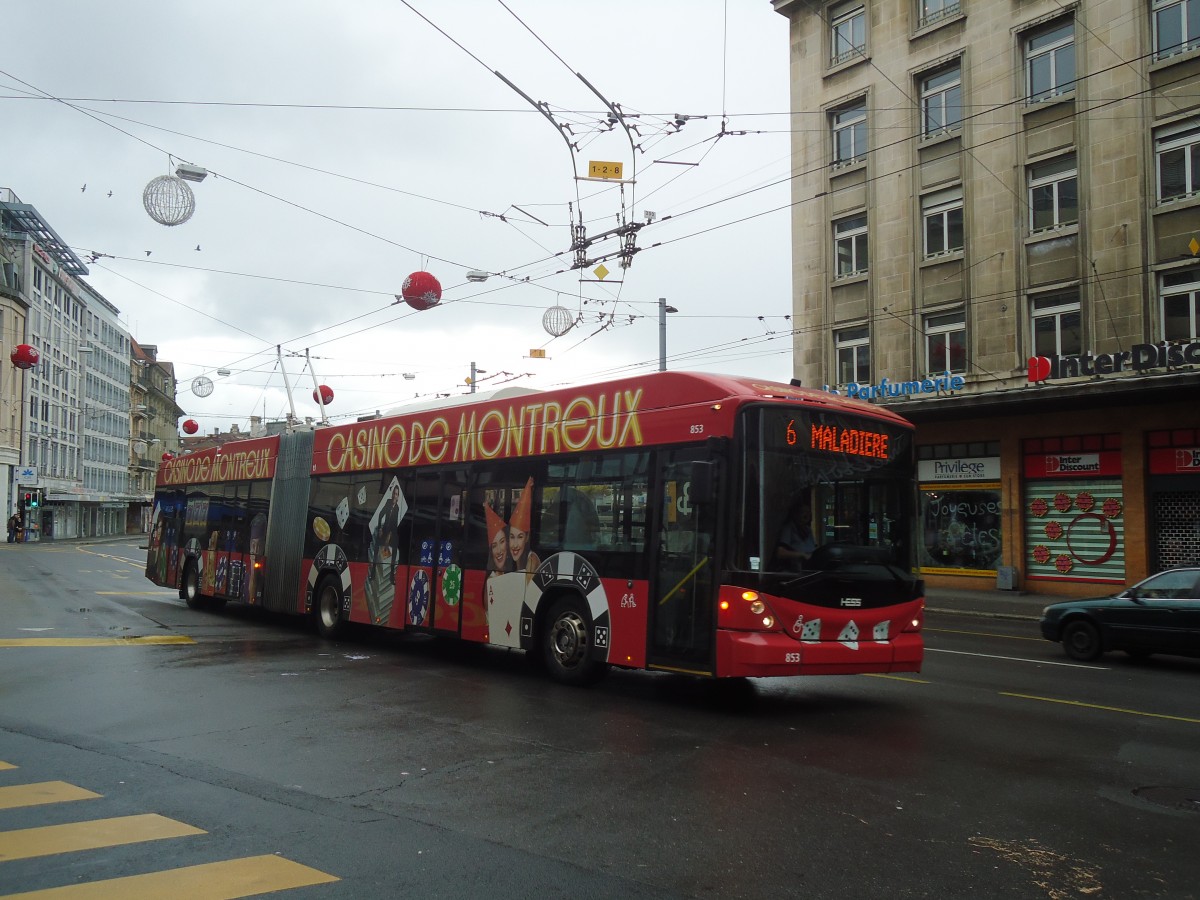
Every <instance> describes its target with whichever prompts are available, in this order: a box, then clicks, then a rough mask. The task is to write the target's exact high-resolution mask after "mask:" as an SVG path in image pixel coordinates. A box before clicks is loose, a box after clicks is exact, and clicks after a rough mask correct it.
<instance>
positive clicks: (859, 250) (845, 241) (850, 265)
mask: <svg viewBox="0 0 1200 900" xmlns="http://www.w3.org/2000/svg"><path fill="white" fill-rule="evenodd" d="M833 247H834V254H835V255H836V257H837V277H838V278H846V277H849V276H850V275H862V274H865V273H866V271H867V217H866V215H861V216H853V217H852V218H849V219H839V220H838V221H836V222H834V223H833Z"/></svg>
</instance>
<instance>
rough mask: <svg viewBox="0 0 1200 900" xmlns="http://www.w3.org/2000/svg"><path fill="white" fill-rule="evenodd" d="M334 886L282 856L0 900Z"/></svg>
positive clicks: (329, 878)
mask: <svg viewBox="0 0 1200 900" xmlns="http://www.w3.org/2000/svg"><path fill="white" fill-rule="evenodd" d="M338 880H339V879H338V878H337V877H336V876H334V875H329V874H328V873H326V872H321V871H318V870H317V869H312V868H309V867H308V866H304V865H301V864H300V863H297V862H292V861H291V860H290V859H284V858H283V857H282V856H269V855H268V856H249V857H246V858H244V859H230V860H226V861H225V862H216V863H206V864H205V865H200V866H187V867H186V868H182V869H167V870H165V871H162V872H150V873H148V874H146V875H130V876H128V877H125V878H109V879H105V880H104V881H92V882H87V883H85V884H70V885H66V886H64V887H57V888H48V889H46V890H42V891H29V892H27V893H23V894H5V895H3V900H112V898H113V897H120V898H121V900H161V898H163V897H187V898H189V900H237V898H240V897H254V896H257V895H259V894H269V893H271V892H272V891H285V890H289V889H290V888H298V887H307V886H309V885H313V884H329V883H330V882H333V881H338Z"/></svg>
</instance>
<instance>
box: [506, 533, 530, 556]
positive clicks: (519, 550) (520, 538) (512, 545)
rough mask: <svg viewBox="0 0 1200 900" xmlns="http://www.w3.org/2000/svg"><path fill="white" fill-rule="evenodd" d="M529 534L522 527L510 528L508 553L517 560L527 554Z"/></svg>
mask: <svg viewBox="0 0 1200 900" xmlns="http://www.w3.org/2000/svg"><path fill="white" fill-rule="evenodd" d="M528 538H529V535H528V534H526V533H525V532H524V531H522V530H521V529H520V528H510V529H508V553H509V556H511V557H512V558H513V559H515V560H520V559H521V557H522V556H524V555H525V544H526V542H527V541H528Z"/></svg>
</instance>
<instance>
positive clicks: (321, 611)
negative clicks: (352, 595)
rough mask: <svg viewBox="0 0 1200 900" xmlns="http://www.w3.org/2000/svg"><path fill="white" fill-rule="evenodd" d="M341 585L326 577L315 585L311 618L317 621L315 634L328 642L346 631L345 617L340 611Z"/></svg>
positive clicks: (335, 580) (334, 579)
mask: <svg viewBox="0 0 1200 900" xmlns="http://www.w3.org/2000/svg"><path fill="white" fill-rule="evenodd" d="M342 599H343V598H342V585H341V582H339V581H338V579H336V578H331V577H329V576H326V577H325V578H322V579H321V583H320V584H318V585H317V596H316V600H315V602H314V603H313V616H314V617H315V618H316V620H317V634H319V635H321V637H323V638H325V639H326V640H328V641H331V640H334V639H335V638H338V637H341V634H342V632H343V631H345V629H346V615H345V613H344V612H343V611H342Z"/></svg>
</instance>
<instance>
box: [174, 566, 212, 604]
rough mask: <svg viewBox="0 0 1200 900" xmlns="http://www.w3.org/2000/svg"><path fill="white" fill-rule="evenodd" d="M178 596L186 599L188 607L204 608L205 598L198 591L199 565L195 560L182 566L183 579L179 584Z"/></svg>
mask: <svg viewBox="0 0 1200 900" xmlns="http://www.w3.org/2000/svg"><path fill="white" fill-rule="evenodd" d="M179 596H180V597H182V598H183V599H184V600H185V601H187V605H188V608H189V609H206V608H207V607H208V603H207V598H206V597H205V596H204V595H203V594H202V593H200V567H199V566H197V565H196V563H195V561H191V562H189V563H188V564H187V565H186V566H184V567H183V581H182V582H180V585H179Z"/></svg>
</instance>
